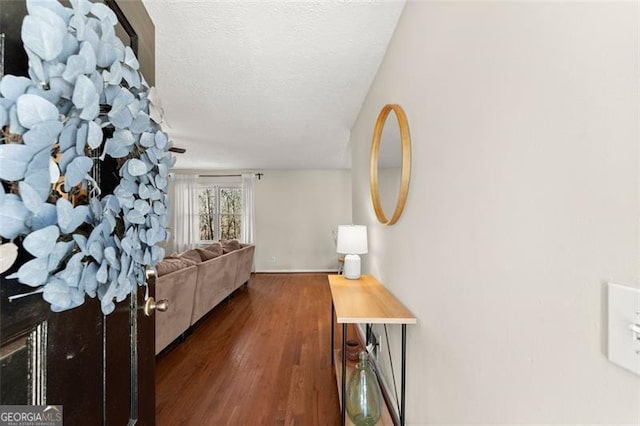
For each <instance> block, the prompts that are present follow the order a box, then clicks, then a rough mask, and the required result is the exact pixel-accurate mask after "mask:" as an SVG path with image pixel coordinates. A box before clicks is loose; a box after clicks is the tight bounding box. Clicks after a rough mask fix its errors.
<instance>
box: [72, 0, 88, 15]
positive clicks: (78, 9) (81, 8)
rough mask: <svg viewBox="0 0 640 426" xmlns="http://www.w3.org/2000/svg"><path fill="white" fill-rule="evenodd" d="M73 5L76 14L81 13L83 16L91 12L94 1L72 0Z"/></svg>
mask: <svg viewBox="0 0 640 426" xmlns="http://www.w3.org/2000/svg"><path fill="white" fill-rule="evenodd" d="M71 6H72V7H73V10H74V12H75V13H76V16H78V15H79V16H80V17H81V18H82V17H83V16H85V15H87V14H88V13H89V12H91V6H92V3H91V2H90V1H89V0H71Z"/></svg>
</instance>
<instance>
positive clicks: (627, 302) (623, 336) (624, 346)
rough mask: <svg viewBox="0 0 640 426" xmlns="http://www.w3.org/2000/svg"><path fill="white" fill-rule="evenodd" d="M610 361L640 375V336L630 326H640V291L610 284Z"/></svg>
mask: <svg viewBox="0 0 640 426" xmlns="http://www.w3.org/2000/svg"><path fill="white" fill-rule="evenodd" d="M608 299H609V303H608V305H609V306H608V308H609V345H608V346H609V347H608V352H609V360H610V361H611V362H613V363H614V364H617V365H619V366H621V367H623V368H626V369H627V370H629V371H631V372H633V373H635V374H637V375H640V340H638V339H639V338H640V334H637V333H634V332H633V330H631V329H630V328H629V326H631V325H633V324H640V289H638V288H633V287H625V286H622V285H619V284H613V283H609V284H608Z"/></svg>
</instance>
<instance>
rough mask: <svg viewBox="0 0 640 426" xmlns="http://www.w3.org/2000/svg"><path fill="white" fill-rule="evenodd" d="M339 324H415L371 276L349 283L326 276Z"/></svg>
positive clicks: (393, 297)
mask: <svg viewBox="0 0 640 426" xmlns="http://www.w3.org/2000/svg"><path fill="white" fill-rule="evenodd" d="M328 278H329V287H330V288H331V297H332V299H333V305H334V308H335V312H336V321H337V322H338V323H339V324H415V323H416V318H415V317H414V316H413V314H412V313H411V312H409V310H408V309H407V308H405V306H404V305H403V304H402V303H401V302H400V301H399V300H398V299H396V297H395V296H394V295H393V294H391V293H390V292H389V290H387V289H386V288H385V287H384V286H383V285H382V284H380V283H379V282H378V280H376V279H375V278H374V277H372V276H371V275H362V276H361V277H360V278H359V279H357V280H349V279H347V278H345V277H344V275H329V277H328Z"/></svg>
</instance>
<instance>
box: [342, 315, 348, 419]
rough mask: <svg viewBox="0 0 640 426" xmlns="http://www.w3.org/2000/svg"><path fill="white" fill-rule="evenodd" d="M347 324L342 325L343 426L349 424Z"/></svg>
mask: <svg viewBox="0 0 640 426" xmlns="http://www.w3.org/2000/svg"><path fill="white" fill-rule="evenodd" d="M346 401H347V324H346V323H344V324H342V426H344V425H346V424H347V407H346V405H347V404H346Z"/></svg>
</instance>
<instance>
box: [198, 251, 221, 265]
mask: <svg viewBox="0 0 640 426" xmlns="http://www.w3.org/2000/svg"><path fill="white" fill-rule="evenodd" d="M196 251H197V252H198V254H199V255H200V258H201V259H202V261H203V262H204V261H205V260H209V259H214V258H216V257H218V256H220V255H221V254H222V249H220V254H218V253H215V252H213V251H209V250H206V249H201V248H198V249H196Z"/></svg>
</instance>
